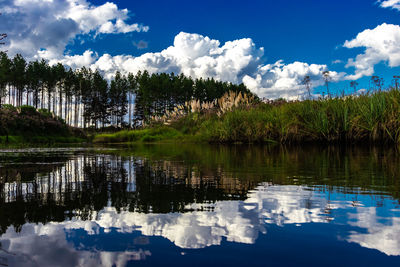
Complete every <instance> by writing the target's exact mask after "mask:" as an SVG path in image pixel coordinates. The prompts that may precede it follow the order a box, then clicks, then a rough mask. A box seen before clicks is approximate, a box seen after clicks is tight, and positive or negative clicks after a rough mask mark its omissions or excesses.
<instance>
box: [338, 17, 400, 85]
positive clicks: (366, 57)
mask: <svg viewBox="0 0 400 267" xmlns="http://www.w3.org/2000/svg"><path fill="white" fill-rule="evenodd" d="M344 47H346V48H356V47H365V52H364V54H360V55H358V56H357V57H356V58H355V59H349V60H348V62H347V65H346V67H354V68H355V74H354V75H349V76H348V77H347V78H348V79H350V80H356V79H359V78H361V77H363V76H370V75H373V74H374V66H375V65H376V64H378V63H380V62H387V63H388V64H389V66H390V67H398V66H400V26H398V25H393V24H386V23H383V24H382V25H379V26H377V27H376V28H375V29H372V30H371V29H367V30H365V31H363V32H361V33H359V34H358V35H357V37H356V38H355V39H353V40H350V41H346V42H345V43H344Z"/></svg>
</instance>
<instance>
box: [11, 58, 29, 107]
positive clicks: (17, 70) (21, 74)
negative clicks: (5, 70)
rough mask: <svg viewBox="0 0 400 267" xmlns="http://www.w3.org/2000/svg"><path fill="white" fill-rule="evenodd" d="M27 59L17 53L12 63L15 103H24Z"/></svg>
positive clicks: (18, 104)
mask: <svg viewBox="0 0 400 267" xmlns="http://www.w3.org/2000/svg"><path fill="white" fill-rule="evenodd" d="M26 65H27V64H26V61H25V59H24V58H23V57H22V55H20V54H16V55H15V56H14V58H13V59H12V63H11V83H12V85H13V87H14V89H15V90H14V96H15V105H16V106H21V105H22V98H23V93H24V90H25V88H26V87H25V86H26Z"/></svg>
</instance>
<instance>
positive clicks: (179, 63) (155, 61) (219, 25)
mask: <svg viewBox="0 0 400 267" xmlns="http://www.w3.org/2000/svg"><path fill="white" fill-rule="evenodd" d="M0 12H1V13H2V15H1V16H0V32H6V33H8V38H7V42H6V46H5V49H6V50H7V51H8V53H9V55H10V56H13V55H15V54H16V53H21V54H22V55H23V56H24V57H26V58H27V59H28V60H35V59H42V58H43V59H46V60H48V61H49V62H50V64H55V63H57V62H61V63H62V64H64V65H66V66H70V67H72V68H79V67H82V66H86V67H90V68H92V69H93V70H94V69H98V70H100V71H101V72H102V73H103V74H104V75H105V76H106V77H107V78H111V77H112V75H113V74H114V73H115V71H117V70H119V71H121V72H123V73H128V72H133V73H135V72H137V71H139V70H148V71H150V72H152V73H157V72H174V73H176V74H177V73H183V74H185V75H188V76H192V77H193V78H200V77H203V78H207V77H213V78H215V79H218V80H222V81H228V82H232V83H244V84H245V85H246V86H247V87H248V88H249V89H250V90H251V91H252V92H254V93H256V94H257V95H259V96H260V97H266V98H279V97H284V98H288V99H295V98H301V97H302V96H304V95H305V93H306V89H305V86H304V85H302V84H301V81H302V80H303V78H304V77H305V76H307V75H308V76H310V77H311V81H312V86H313V88H314V89H313V90H314V93H315V94H316V95H318V94H323V93H326V88H325V87H324V86H323V85H324V81H323V79H322V78H321V77H322V73H323V72H324V71H326V70H329V71H330V76H331V79H332V81H331V83H330V90H331V92H334V93H341V92H342V91H344V92H345V93H350V92H352V90H353V89H351V88H350V86H349V84H350V81H353V80H357V82H358V87H357V89H358V90H359V89H369V88H370V87H371V82H370V81H371V76H373V75H377V76H380V77H382V78H383V79H384V81H385V85H386V86H389V85H390V84H391V83H392V80H393V76H394V75H400V68H399V67H400V26H399V25H400V0H383V1H376V0H335V1H333V0H324V1H321V0H297V1H296V0H286V1H276V0H275V1H272V0H248V1H237V0H229V1H228V0H214V1H210V0H203V1H184V0H169V1H154V0H147V1H116V0H114V1H113V0H110V1H109V2H107V1H95V0H92V1H89V0H29V1H28V0H0Z"/></svg>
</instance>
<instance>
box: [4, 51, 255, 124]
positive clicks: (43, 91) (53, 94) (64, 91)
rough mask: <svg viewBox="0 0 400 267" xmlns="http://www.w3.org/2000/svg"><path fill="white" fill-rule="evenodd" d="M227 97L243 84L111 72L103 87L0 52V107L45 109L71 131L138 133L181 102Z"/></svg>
mask: <svg viewBox="0 0 400 267" xmlns="http://www.w3.org/2000/svg"><path fill="white" fill-rule="evenodd" d="M228 91H234V92H242V93H247V94H249V93H250V91H249V90H248V89H247V88H246V87H245V86H244V85H243V84H239V85H235V84H231V83H226V82H219V81H215V80H214V79H192V78H190V77H186V76H184V75H178V76H177V75H174V74H173V73H171V74H166V73H160V74H149V73H148V72H147V71H144V72H138V73H136V74H135V75H134V74H132V73H129V74H128V75H122V74H121V73H119V72H116V74H115V76H114V78H113V79H111V81H108V80H106V79H105V78H104V77H103V76H102V75H101V73H100V72H99V71H97V70H96V71H94V72H93V71H92V70H91V69H87V68H84V67H83V68H81V69H76V70H72V69H71V68H66V67H64V66H63V65H62V64H61V63H59V64H56V65H53V66H50V65H49V64H48V63H47V62H46V61H45V60H42V61H32V62H26V60H25V59H24V58H23V57H22V56H21V55H19V54H17V55H15V56H14V57H13V58H12V59H11V58H8V55H7V54H6V53H4V52H0V107H1V105H2V104H12V105H14V106H16V107H20V106H22V105H23V104H26V105H31V106H33V107H35V108H37V109H38V108H41V109H44V108H46V109H47V110H48V111H49V112H51V113H53V114H55V115H57V116H58V117H60V118H63V119H64V120H65V122H66V123H67V124H68V125H73V126H75V127H82V128H89V127H90V128H94V129H99V128H105V127H110V126H112V127H114V128H128V127H129V128H131V127H140V126H142V125H143V124H144V123H148V122H149V121H150V120H151V117H152V116H160V115H162V114H164V113H166V112H168V111H169V112H170V111H173V110H174V109H175V108H176V107H177V106H179V105H183V104H184V103H185V102H187V101H190V100H192V99H198V100H200V101H213V100H214V99H216V98H219V97H221V96H222V95H223V94H224V93H226V92H228Z"/></svg>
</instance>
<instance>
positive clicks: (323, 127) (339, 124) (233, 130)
mask: <svg viewBox="0 0 400 267" xmlns="http://www.w3.org/2000/svg"><path fill="white" fill-rule="evenodd" d="M151 131H155V132H151ZM146 134H148V135H149V136H156V137H152V138H149V139H147V140H148V141H152V139H154V140H156V141H158V140H162V139H168V138H169V139H171V138H176V137H181V136H183V135H185V136H192V137H195V140H200V141H207V142H218V143H234V142H242V143H265V142H278V143H298V142H327V143H347V142H379V143H399V142H400V91H399V90H396V89H391V90H389V91H383V92H375V93H372V94H366V95H359V96H346V97H341V98H326V99H319V100H305V101H298V102H285V101H280V102H279V103H278V104H277V103H274V102H268V103H258V104H253V105H252V106H250V107H249V106H248V105H247V106H238V107H235V108H232V109H231V110H229V111H227V112H225V113H223V114H221V113H219V112H218V111H215V112H209V111H207V112H200V113H198V112H197V113H189V114H188V115H186V116H184V117H183V118H179V119H177V120H176V121H172V122H170V123H169V126H168V127H166V126H163V127H159V126H156V127H154V126H153V127H150V128H148V129H144V130H139V131H129V132H128V131H127V132H120V133H116V134H113V135H112V138H111V136H109V137H110V138H111V139H109V140H108V141H115V140H119V141H126V142H129V141H140V140H142V141H143V140H145V139H146V138H144V137H143V136H145V135H146ZM129 136H131V137H129ZM99 140H101V141H107V136H105V135H102V136H98V137H96V138H95V141H99Z"/></svg>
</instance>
